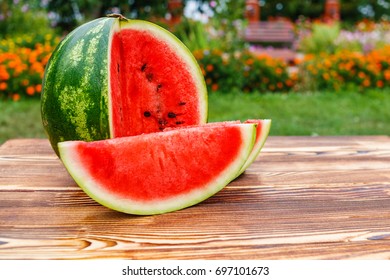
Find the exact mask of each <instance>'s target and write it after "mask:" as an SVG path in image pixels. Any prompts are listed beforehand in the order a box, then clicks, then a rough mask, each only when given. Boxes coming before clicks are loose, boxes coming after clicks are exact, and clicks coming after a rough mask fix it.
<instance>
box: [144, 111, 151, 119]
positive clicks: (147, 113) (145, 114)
mask: <svg viewBox="0 0 390 280" xmlns="http://www.w3.org/2000/svg"><path fill="white" fill-rule="evenodd" d="M151 115H152V114H151V113H150V112H149V111H145V112H144V116H145V117H147V118H149V117H150V116H151Z"/></svg>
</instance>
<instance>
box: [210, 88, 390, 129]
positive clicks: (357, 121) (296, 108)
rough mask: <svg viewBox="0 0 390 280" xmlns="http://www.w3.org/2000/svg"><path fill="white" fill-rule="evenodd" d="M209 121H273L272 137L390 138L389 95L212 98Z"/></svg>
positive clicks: (384, 93) (323, 94) (283, 95)
mask: <svg viewBox="0 0 390 280" xmlns="http://www.w3.org/2000/svg"><path fill="white" fill-rule="evenodd" d="M209 107H210V109H209V121H211V122H214V121H223V120H246V119H249V118H270V119H272V127H271V131H270V135H379V134H380V135H390V91H387V92H381V91H373V92H369V93H366V94H359V93H338V94H336V93H312V94H297V93H289V94H264V95H261V94H253V93H252V94H228V95H223V94H210V95H209Z"/></svg>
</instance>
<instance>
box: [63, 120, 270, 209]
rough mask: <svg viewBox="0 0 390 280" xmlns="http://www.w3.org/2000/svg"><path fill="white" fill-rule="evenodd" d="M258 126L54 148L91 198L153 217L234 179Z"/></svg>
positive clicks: (190, 202) (173, 132)
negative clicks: (57, 149)
mask: <svg viewBox="0 0 390 280" xmlns="http://www.w3.org/2000/svg"><path fill="white" fill-rule="evenodd" d="M256 126H257V124H254V123H247V124H236V123H230V124H223V125H218V124H214V125H200V126H191V127H187V128H182V129H171V130H167V131H164V132H155V133H149V134H141V135H136V136H126V137H119V138H114V139H108V140H100V141H92V142H85V141H65V142H60V143H59V144H58V146H59V153H60V157H61V160H62V161H63V163H64V165H65V167H66V168H67V170H68V171H69V173H70V174H71V176H72V177H73V178H74V180H75V181H76V182H77V184H78V185H79V186H80V187H81V188H82V189H83V190H84V191H85V192H86V193H87V194H88V195H89V196H90V197H91V198H93V199H94V200H96V201H97V202H99V203H100V204H102V205H104V206H106V207H109V208H111V209H114V210H117V211H120V212H124V213H130V214H138V215H153V214H161V213H166V212H170V211H175V210H179V209H182V208H185V207H189V206H191V205H194V204H197V203H199V202H201V201H203V200H205V199H207V198H208V197H210V196H212V195H214V194H215V193H217V192H218V191H220V190H221V189H222V188H224V187H225V186H226V185H227V184H228V183H229V182H230V181H231V180H233V179H235V178H236V177H237V174H238V173H239V172H240V171H241V169H242V167H243V166H244V164H246V162H247V160H248V158H249V156H250V154H251V152H252V150H253V145H254V143H255V139H256ZM264 132H266V130H263V132H262V133H264ZM260 138H261V139H265V138H264V135H261V136H260Z"/></svg>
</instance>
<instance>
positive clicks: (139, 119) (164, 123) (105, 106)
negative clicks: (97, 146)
mask: <svg viewBox="0 0 390 280" xmlns="http://www.w3.org/2000/svg"><path fill="white" fill-rule="evenodd" d="M41 115H42V123H43V126H44V129H45V131H46V133H47V135H48V137H49V140H50V142H51V145H52V147H53V149H54V150H55V152H56V153H57V155H58V147H57V143H58V142H61V141H67V140H82V141H95V140H102V139H108V138H115V137H122V136H132V135H138V134H142V133H151V132H158V131H162V130H164V129H165V128H166V127H176V126H183V125H200V124H204V123H206V122H207V90H206V85H205V81H204V77H203V75H202V72H201V70H200V67H199V65H198V64H197V61H196V60H195V58H194V57H193V55H192V54H191V52H190V51H189V50H188V49H187V48H186V47H185V46H184V44H183V43H181V42H180V41H179V40H178V39H177V38H176V37H175V36H174V35H173V34H171V33H170V32H168V31H167V30H165V29H163V28H161V27H159V26H157V25H155V24H153V23H150V22H147V21H142V20H128V19H126V18H124V17H123V16H121V15H115V14H113V15H110V16H109V17H105V18H99V19H96V20H94V21H91V22H88V23H86V24H84V25H81V26H80V27H78V28H76V29H75V30H74V31H73V32H71V33H70V34H69V35H67V36H66V37H65V38H64V39H63V40H62V41H61V42H60V44H59V45H58V46H57V48H56V49H55V50H54V52H53V53H52V56H51V58H50V60H49V62H48V64H47V66H46V69H45V76H44V79H43V90H42V97H41Z"/></svg>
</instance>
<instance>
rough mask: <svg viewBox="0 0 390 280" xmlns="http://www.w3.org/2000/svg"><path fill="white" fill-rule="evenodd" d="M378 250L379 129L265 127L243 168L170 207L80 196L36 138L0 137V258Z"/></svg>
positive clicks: (301, 255)
mask: <svg viewBox="0 0 390 280" xmlns="http://www.w3.org/2000/svg"><path fill="white" fill-rule="evenodd" d="M92 258H120V259H389V258H390V138H389V137H387V136H375V137H269V138H268V140H267V142H266V145H265V147H264V149H263V151H262V153H261V154H260V156H259V158H258V160H257V161H256V162H254V163H253V164H252V166H250V167H249V168H248V170H247V171H246V173H245V174H244V175H242V176H241V177H239V178H238V179H236V180H235V181H233V182H232V183H230V185H229V186H228V187H226V188H225V189H224V190H222V191H221V192H219V193H218V194H217V195H215V196H213V197H212V198H210V199H208V200H206V201H204V202H203V203H201V204H198V205H196V206H194V207H190V208H187V209H184V210H181V211H177V212H173V213H168V214H164V215H158V216H145V217H142V216H132V215H126V214H122V213H118V212H114V211H112V210H109V209H107V208H105V207H103V206H100V205H98V204H97V203H95V202H94V201H92V200H91V199H90V198H88V197H87V196H86V195H85V194H84V193H83V192H82V191H81V190H80V189H79V188H78V187H77V185H76V184H75V183H74V181H73V180H72V178H71V177H70V176H69V175H68V174H67V172H66V170H65V168H64V167H63V165H62V164H61V162H60V161H59V159H58V158H57V157H56V156H55V154H54V153H53V152H52V150H51V148H50V146H49V143H48V141H46V140H42V139H20V140H10V141H8V142H6V143H4V144H3V145H2V146H1V147H0V259H92Z"/></svg>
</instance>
